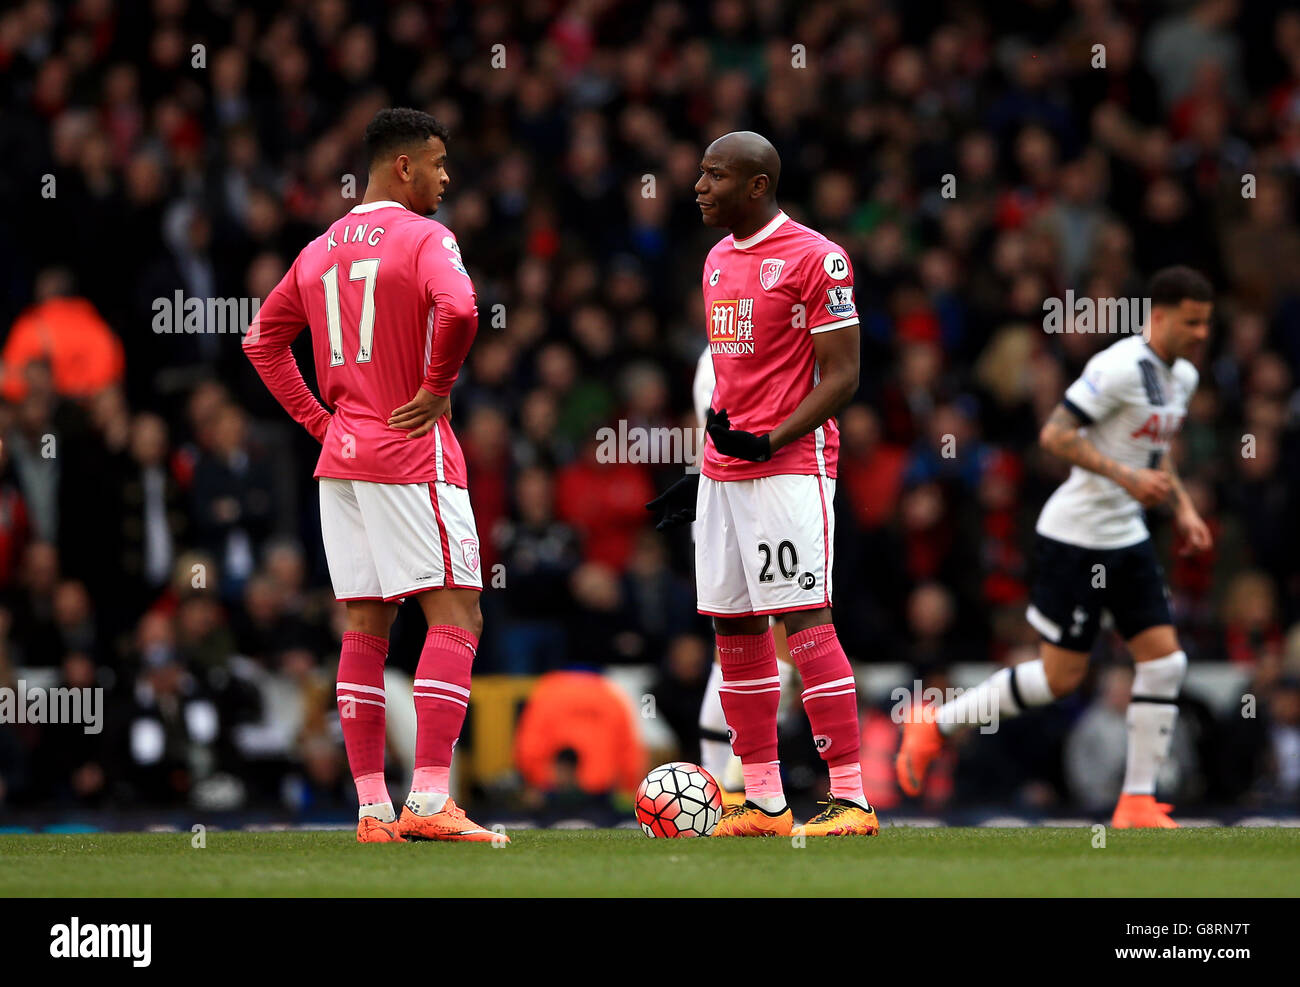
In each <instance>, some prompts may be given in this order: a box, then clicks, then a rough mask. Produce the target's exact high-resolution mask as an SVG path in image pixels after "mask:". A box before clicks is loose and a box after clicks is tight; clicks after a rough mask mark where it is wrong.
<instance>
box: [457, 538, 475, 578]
mask: <svg viewBox="0 0 1300 987" xmlns="http://www.w3.org/2000/svg"><path fill="white" fill-rule="evenodd" d="M460 550H461V551H462V552H463V553H464V554H465V565H466V567H468V569H469V571H470V572H478V541H476V540H475V539H473V538H462V539H461V540H460Z"/></svg>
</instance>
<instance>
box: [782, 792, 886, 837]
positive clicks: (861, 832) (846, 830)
mask: <svg viewBox="0 0 1300 987" xmlns="http://www.w3.org/2000/svg"><path fill="white" fill-rule="evenodd" d="M820 804H821V805H824V806H826V808H825V809H823V810H822V811H821V812H819V813H817V815H815V816H813V817H812V818H811V819H809V820H808V821H807V822H806V823H804V824H803V825H802V826H796V827H795V828H794V830H793V832H794V835H795V836H875V835H876V834H877V833H879V832H880V823H879V821H877V819H876V810H875V809H872V808H866V809H864V808H862V806H860V805H858V804H857V803H856V802H850V801H849V800H848V799H838V798H835V797H834V796H833V795H832V796H830V797H829V798H828V799H827V800H826V801H825V802H822V803H820Z"/></svg>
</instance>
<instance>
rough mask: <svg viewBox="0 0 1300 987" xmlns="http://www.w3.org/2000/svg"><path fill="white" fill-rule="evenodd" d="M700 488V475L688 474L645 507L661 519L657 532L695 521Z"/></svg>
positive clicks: (656, 528) (656, 526)
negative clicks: (696, 495)
mask: <svg viewBox="0 0 1300 987" xmlns="http://www.w3.org/2000/svg"><path fill="white" fill-rule="evenodd" d="M699 486H700V474H699V473H687V474H686V475H685V476H684V477H682V478H681V479H680V480H678V481H677V482H676V483H674V484H673V485H672V486H671V487H669V488H668V489H667V490H665V491H664V492H663V493H661V494H660V495H659V496H658V497H656V498H655V499H654V500H652V501H650V503H648V504H646V505H645V509H646V510H647V511H654V512H655V514H656V515H658V517H659V523H658V524H656V525H655V530H656V531H666V530H667V529H668V528H675V527H677V525H679V524H686V523H687V522H688V521H694V520H695V494H696V491H697V490H698V489H699Z"/></svg>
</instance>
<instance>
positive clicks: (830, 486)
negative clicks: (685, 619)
mask: <svg viewBox="0 0 1300 987" xmlns="http://www.w3.org/2000/svg"><path fill="white" fill-rule="evenodd" d="M834 499H835V481H834V480H832V479H830V478H828V477H824V476H802V475H796V474H781V475H778V476H762V477H758V478H756V479H753V480H727V481H720V480H711V479H709V478H708V477H707V476H701V477H700V487H699V493H698V495H697V499H696V502H695V597H696V608H697V609H698V610H699V612H700V613H702V614H707V615H708V616H711V617H744V616H747V615H749V614H777V613H786V612H788V611H791V610H815V609H819V608H821V607H828V606H830V605H831V588H832V587H831V568H832V566H833V564H834V561H835V559H834V544H835V514H834V511H833V508H832V503H833V501H834Z"/></svg>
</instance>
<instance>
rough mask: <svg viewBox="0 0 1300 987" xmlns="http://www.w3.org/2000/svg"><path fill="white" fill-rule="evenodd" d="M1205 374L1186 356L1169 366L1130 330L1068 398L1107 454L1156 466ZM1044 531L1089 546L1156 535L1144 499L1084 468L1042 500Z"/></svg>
mask: <svg viewBox="0 0 1300 987" xmlns="http://www.w3.org/2000/svg"><path fill="white" fill-rule="evenodd" d="M1199 379H1200V376H1199V374H1197V372H1196V368H1195V367H1194V366H1192V364H1191V363H1189V362H1188V361H1187V360H1184V359H1182V358H1179V359H1177V360H1175V361H1174V363H1173V365H1172V366H1170V365H1169V364H1167V363H1165V362H1164V360H1162V359H1161V358H1160V357H1159V356H1158V355H1157V354H1156V352H1155V350H1153V349H1152V348H1151V347H1150V345H1149V344H1148V343H1147V341H1146V340H1145V339H1144V338H1143V337H1142V336H1140V335H1136V336H1128V337H1126V338H1124V339H1121V340H1120V341H1119V342H1117V343H1114V344H1112V345H1111V346H1108V347H1106V349H1104V350H1102V351H1101V352H1100V353H1097V354H1095V355H1094V356H1093V357H1092V359H1091V360H1089V361H1088V364H1087V366H1086V367H1084V370H1083V375H1082V376H1081V377H1080V378H1079V379H1078V380H1076V381H1075V382H1074V383H1073V384H1071V385H1070V386H1069V388H1068V389H1067V390H1066V392H1065V397H1064V399H1063V400H1062V402H1061V403H1062V404H1064V405H1065V407H1066V408H1067V409H1069V410H1070V411H1071V412H1072V413H1073V414H1074V415H1075V416H1076V417H1078V418H1079V420H1080V421H1082V422H1083V423H1084V425H1085V429H1086V431H1085V434H1086V435H1087V438H1088V441H1090V442H1091V443H1092V444H1093V445H1094V446H1095V447H1096V448H1097V451H1098V452H1100V453H1101V454H1102V455H1104V456H1108V457H1109V458H1111V459H1113V460H1115V461H1116V462H1119V463H1123V464H1124V465H1125V466H1129V467H1132V468H1133V469H1157V468H1158V467H1159V466H1160V462H1161V459H1162V458H1163V456H1164V454H1165V452H1166V451H1168V449H1169V446H1170V443H1171V442H1172V441H1173V439H1174V436H1176V435H1177V434H1178V431H1179V429H1181V428H1182V425H1183V421H1184V419H1185V418H1186V417H1187V402H1188V401H1189V400H1190V398H1191V396H1192V393H1193V392H1194V391H1195V390H1196V384H1197V381H1198V380H1199ZM1037 531H1038V533H1039V534H1040V535H1044V536H1046V537H1048V538H1054V539H1056V540H1057V541H1062V542H1066V543H1067V544H1070V545H1080V546H1082V547H1084V548H1123V547H1125V546H1126V545H1136V544H1137V543H1138V542H1140V541H1142V540H1143V539H1145V538H1148V537H1149V536H1150V533H1149V532H1148V531H1147V526H1146V520H1145V518H1144V517H1143V513H1142V505H1141V504H1139V503H1138V501H1137V500H1135V499H1134V498H1133V496H1132V495H1131V494H1129V492H1128V491H1127V490H1125V489H1124V488H1123V487H1121V486H1120V485H1119V484H1118V483H1116V482H1115V481H1114V480H1111V479H1108V478H1107V477H1104V476H1102V475H1101V474H1099V473H1093V472H1091V471H1090V470H1085V469H1081V468H1080V467H1078V466H1076V467H1074V468H1073V469H1072V470H1071V471H1070V476H1069V479H1067V480H1066V481H1065V482H1064V483H1062V484H1061V485H1060V486H1059V487H1057V488H1056V491H1055V492H1054V493H1053V494H1052V496H1051V497H1049V498H1048V499H1047V503H1046V504H1044V505H1043V510H1042V513H1041V514H1039V516H1038V526H1037Z"/></svg>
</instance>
